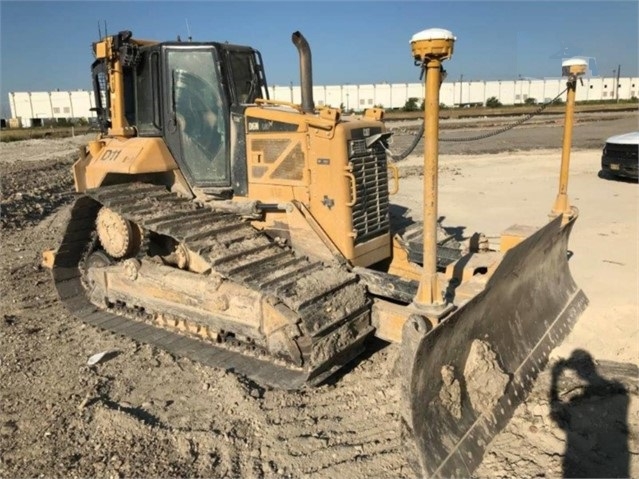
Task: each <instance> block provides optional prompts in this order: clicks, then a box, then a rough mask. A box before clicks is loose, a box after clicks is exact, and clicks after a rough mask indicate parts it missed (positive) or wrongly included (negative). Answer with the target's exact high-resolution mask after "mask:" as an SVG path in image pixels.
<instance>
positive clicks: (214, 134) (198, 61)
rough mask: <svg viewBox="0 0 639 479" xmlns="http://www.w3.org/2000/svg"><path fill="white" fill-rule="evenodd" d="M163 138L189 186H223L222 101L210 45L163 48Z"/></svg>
mask: <svg viewBox="0 0 639 479" xmlns="http://www.w3.org/2000/svg"><path fill="white" fill-rule="evenodd" d="M163 56H164V65H165V68H164V76H165V78H164V85H165V86H166V88H165V94H164V103H165V109H164V111H166V112H167V113H166V115H167V118H166V119H165V121H164V137H165V139H166V143H167V145H168V147H169V149H170V150H171V153H172V154H173V156H174V157H175V158H176V160H177V162H178V164H179V165H180V168H181V169H182V170H183V172H184V174H185V176H186V177H187V179H188V180H189V182H190V183H191V184H192V185H193V186H199V187H206V186H229V185H230V174H229V170H230V169H229V158H228V150H229V148H228V143H229V138H228V137H229V133H228V132H229V126H228V125H229V122H228V105H227V104H226V100H225V95H224V94H223V88H222V82H221V78H222V77H221V72H220V70H219V64H218V61H217V52H216V50H215V48H214V46H212V45H200V46H195V45H185V46H181V45H176V46H167V47H165V49H164V53H163Z"/></svg>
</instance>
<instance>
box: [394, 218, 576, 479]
mask: <svg viewBox="0 0 639 479" xmlns="http://www.w3.org/2000/svg"><path fill="white" fill-rule="evenodd" d="M573 223H574V218H573V219H572V220H571V221H570V222H569V223H568V224H566V225H565V226H562V225H561V217H559V218H557V219H555V220H553V221H552V222H551V223H549V224H548V225H546V226H544V227H543V228H541V229H540V230H538V231H537V232H536V233H535V234H533V235H531V236H530V237H529V238H527V239H526V240H524V241H523V242H521V243H520V244H519V245H518V246H516V247H514V248H513V249H511V250H509V251H508V252H507V253H506V254H505V255H504V258H503V259H502V262H501V263H500V265H499V266H498V268H497V269H496V271H495V272H494V274H493V276H492V277H491V278H490V279H489V280H488V283H487V285H486V288H485V289H484V290H483V291H482V292H481V293H480V294H478V295H477V296H476V297H474V298H473V299H472V300H470V301H469V302H468V303H466V304H465V305H463V306H462V307H460V308H459V309H458V310H457V311H455V312H454V313H453V314H452V315H451V316H449V317H447V318H446V319H444V320H443V321H442V322H441V323H440V324H439V325H438V326H437V327H435V328H434V329H432V330H431V331H430V332H429V331H427V327H426V322H425V321H424V320H423V319H422V318H421V317H419V316H412V317H411V318H410V319H409V320H408V321H406V323H405V325H404V329H403V338H402V345H401V353H400V362H399V363H398V366H399V368H398V370H399V371H401V373H400V374H403V375H404V374H405V376H403V377H402V378H401V388H402V393H401V394H402V414H403V419H404V422H403V429H404V432H405V433H406V438H407V439H409V442H410V443H412V444H413V445H414V450H409V455H411V456H413V458H414V459H415V461H414V463H413V466H414V467H415V468H416V470H417V471H418V473H419V474H420V475H422V476H424V477H470V476H471V474H472V472H473V471H474V469H475V468H476V467H477V466H478V465H479V463H480V462H481V460H482V457H483V454H484V450H485V448H486V446H487V445H488V443H489V442H490V441H491V439H492V438H493V436H494V435H495V434H496V433H497V432H499V431H500V430H501V429H502V428H503V427H504V426H505V425H506V423H507V422H508V420H509V419H510V417H511V416H512V414H513V412H514V410H515V409H516V408H517V406H518V405H519V404H520V403H521V402H522V401H523V400H524V398H525V397H526V395H527V393H528V392H529V390H530V389H531V387H532V384H533V381H534V379H535V378H536V376H537V374H538V373H539V372H540V370H541V369H543V368H544V366H545V364H546V363H547V361H548V355H549V353H550V351H551V350H552V349H553V347H554V346H555V345H557V344H559V343H560V342H561V341H562V340H563V339H564V338H565V337H566V335H567V334H568V332H569V331H570V330H571V329H572V326H573V325H574V323H575V322H576V320H577V318H578V317H579V315H580V314H581V313H582V312H583V310H584V309H585V307H586V306H587V304H588V300H587V298H586V296H585V294H584V293H583V291H581V289H579V288H578V287H577V285H576V284H575V282H574V280H573V278H572V276H571V274H570V271H569V268H568V258H567V253H568V250H567V245H568V237H569V235H570V231H571V229H572V226H573ZM410 447H413V446H410Z"/></svg>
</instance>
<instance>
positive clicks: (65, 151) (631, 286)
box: [0, 115, 639, 478]
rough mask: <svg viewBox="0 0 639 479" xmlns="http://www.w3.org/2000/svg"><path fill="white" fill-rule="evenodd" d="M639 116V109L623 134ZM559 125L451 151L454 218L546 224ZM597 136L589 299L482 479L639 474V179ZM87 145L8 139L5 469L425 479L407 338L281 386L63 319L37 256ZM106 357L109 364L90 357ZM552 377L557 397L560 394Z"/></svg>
mask: <svg viewBox="0 0 639 479" xmlns="http://www.w3.org/2000/svg"><path fill="white" fill-rule="evenodd" d="M615 121H616V120H615ZM636 125H637V117H636V115H635V116H632V117H629V119H627V120H626V123H622V124H620V125H615V128H621V130H620V131H619V132H623V131H629V130H631V129H636ZM601 128H602V129H605V128H606V125H603V123H602V125H601ZM554 130H556V128H553V127H552V126H551V127H549V126H538V127H537V129H536V130H534V133H533V129H528V130H521V131H522V133H519V135H524V136H527V135H530V134H534V135H537V136H536V137H535V138H543V137H544V132H545V133H546V135H547V136H549V137H552V142H546V143H542V146H544V147H545V148H546V150H536V151H515V152H508V153H503V152H502V153H500V152H493V153H491V154H484V155H478V154H473V153H472V151H473V150H472V147H470V146H469V147H468V149H467V151H465V154H463V155H459V154H455V155H443V156H442V157H441V167H442V176H441V189H440V191H441V199H440V211H441V212H442V213H441V214H442V216H443V217H444V220H443V224H444V226H446V227H449V228H451V229H455V230H456V231H458V232H459V233H462V234H463V235H464V236H467V235H469V234H470V233H472V232H474V231H483V232H485V233H487V234H488V235H489V236H491V235H495V234H498V233H499V232H500V231H501V230H503V229H505V228H506V227H508V226H509V225H510V224H513V223H528V224H543V223H544V222H545V221H546V219H547V217H546V215H547V213H548V211H549V209H550V207H551V205H552V202H553V200H554V196H555V194H556V187H557V174H558V169H559V158H560V150H559V149H558V148H557V146H558V143H556V142H555V136H556V131H554ZM509 134H513V133H509ZM593 135H598V136H593ZM593 135H591V136H590V137H589V140H588V141H589V142H591V143H588V144H585V146H582V145H580V144H577V147H578V148H577V150H576V151H575V152H574V154H573V157H572V160H573V161H572V171H573V175H572V177H571V180H570V186H569V192H570V197H571V200H572V202H573V203H574V204H575V205H577V206H578V207H579V208H580V210H581V214H580V217H579V219H578V221H577V224H576V227H575V229H574V232H573V235H572V238H571V243H570V248H571V250H572V252H573V256H572V258H571V260H570V264H571V269H572V272H573V274H574V276H575V279H576V281H577V283H578V284H579V285H580V286H581V287H582V288H583V289H584V290H585V292H586V294H587V296H588V297H589V299H590V306H589V308H588V310H587V311H586V312H585V313H584V315H583V316H582V317H581V319H580V320H579V322H578V323H577V325H576V327H575V329H574V331H573V333H572V334H571V335H570V336H569V337H568V339H567V340H566V341H565V342H564V344H562V345H561V346H560V347H559V348H557V349H556V350H555V351H554V352H553V355H552V357H553V360H554V364H555V366H554V368H553V367H549V368H548V369H547V370H546V371H545V372H544V373H543V374H542V375H541V376H540V378H539V380H538V381H537V383H536V386H535V389H534V391H533V393H532V394H531V396H530V397H529V399H528V400H527V401H526V402H525V403H524V404H523V405H522V406H521V407H520V408H519V409H518V410H517V412H516V413H515V416H514V418H513V420H512V421H511V422H510V424H509V425H508V426H507V428H506V429H505V430H504V431H503V432H502V433H501V434H500V435H498V436H497V437H496V438H495V439H494V440H493V442H492V443H491V445H490V447H489V450H488V452H487V453H486V455H485V459H484V462H483V463H482V465H481V466H480V467H479V469H478V470H477V471H476V474H477V476H478V477H543V476H546V477H559V476H562V475H564V474H565V473H567V474H569V475H570V474H572V473H574V474H575V475H579V474H581V475H582V476H583V475H584V474H585V475H599V476H601V475H602V471H604V472H606V471H622V472H624V471H625V472H626V474H627V475H634V476H637V475H638V474H639V461H638V457H639V456H638V454H639V443H638V438H637V431H638V425H639V407H638V405H637V403H638V397H637V396H638V392H637V377H636V365H637V364H638V363H639V359H638V358H639V355H638V351H637V349H638V346H637V345H638V339H639V338H638V331H639V324H638V321H639V318H638V310H639V308H638V289H637V288H638V283H637V281H638V279H637V271H638V260H637V257H638V251H637V244H638V243H637V237H638V236H637V221H638V220H637V217H638V214H637V213H638V212H637V209H638V198H639V195H638V189H637V183H636V182H625V181H615V180H607V179H602V178H599V177H598V176H597V173H598V170H599V158H600V149H599V147H596V148H593V147H592V143H593V142H602V141H603V139H605V137H606V136H608V133H607V132H600V131H597V130H596V129H595V133H593ZM600 137H601V138H600ZM518 138H519V137H518ZM86 140H87V138H75V139H68V140H29V141H23V142H16V143H12V144H8V145H2V146H1V156H0V174H1V175H2V197H1V199H0V206H1V207H2V217H1V219H2V233H1V247H2V264H1V274H2V282H1V297H0V314H1V317H0V361H1V363H0V396H1V397H0V476H1V477H36V476H46V477H60V476H62V477H94V476H97V477H131V476H135V477H151V476H152V477H159V476H161V477H167V476H172V477H175V476H189V477H191V476H206V477H313V478H335V477H383V478H387V477H414V474H413V472H412V470H411V469H410V468H409V467H408V465H407V462H406V458H405V457H404V455H403V447H402V444H401V441H400V435H399V428H398V426H399V414H398V410H397V408H398V396H397V391H396V389H395V387H394V385H395V383H396V382H395V380H394V378H393V375H392V366H393V364H394V358H395V354H396V348H395V347H394V346H392V345H391V346H386V345H385V344H383V343H381V342H373V343H372V344H371V346H370V348H369V351H368V353H367V354H366V355H365V356H364V357H363V358H361V359H360V360H359V361H357V362H356V363H355V364H353V366H352V368H351V369H350V370H349V371H346V372H345V373H344V374H342V375H340V376H339V377H338V378H336V379H335V380H334V381H332V382H331V383H330V384H327V385H324V386H322V387H320V388H317V389H313V390H308V391H301V392H284V391H276V390H265V389H264V388H262V387H260V386H259V385H257V384H254V383H252V382H250V381H247V380H245V379H242V378H238V377H236V376H234V375H232V374H229V373H225V372H222V371H219V370H216V369H213V368H209V367H203V366H200V365H198V364H195V363H192V362H191V361H188V360H185V359H176V358H174V357H171V356H170V355H168V354H166V353H164V352H162V351H159V350H156V349H154V348H151V347H149V346H146V345H139V344H136V343H134V342H133V341H130V340H128V339H124V338H120V337H116V336H114V335H112V334H109V333H106V332H103V331H99V330H97V329H95V328H93V327H88V326H84V325H82V324H81V323H79V322H78V321H76V320H75V319H74V318H72V317H71V316H70V315H69V314H68V313H67V312H66V310H65V309H64V308H63V307H62V306H61V305H60V303H59V301H58V300H57V297H56V294H55V292H54V290H53V288H52V284H51V278H50V273H49V272H48V271H47V270H45V269H43V268H42V267H41V266H40V254H41V251H42V250H43V249H45V248H50V247H55V246H56V244H57V242H58V241H59V234H60V227H61V225H62V224H63V223H64V213H65V208H64V207H65V205H68V204H69V202H70V201H71V199H72V197H71V195H69V191H70V190H71V188H72V177H71V174H70V165H71V163H72V161H73V158H74V157H75V149H76V148H77V146H78V145H80V144H82V143H83V142H85V141H86ZM548 148H552V149H548ZM506 149H509V148H506ZM419 164H420V159H419V157H411V158H408V159H407V160H406V161H405V162H403V163H401V164H400V167H401V170H402V176H403V178H402V187H401V190H400V192H399V194H398V195H397V196H395V197H394V200H395V201H396V202H397V203H398V204H399V205H402V206H403V207H404V208H406V209H407V210H409V211H410V212H412V214H413V215H415V216H416V217H419V215H420V214H421V213H420V207H419V205H420V201H421V200H420V199H421V177H420V176H419V172H420V168H419ZM575 350H583V351H585V352H587V353H588V354H589V355H590V357H592V358H593V361H594V363H592V364H591V363H589V362H588V356H586V355H585V353H584V352H581V353H574V351H575ZM102 351H110V352H111V354H110V355H109V356H108V359H107V360H104V361H102V362H100V363H98V364H96V365H93V366H87V359H88V358H89V357H90V356H91V355H93V354H95V353H98V352H102ZM562 358H563V359H566V360H562ZM589 366H591V367H590V368H589ZM553 371H554V372H555V373H556V376H557V377H558V379H559V380H558V382H557V384H556V387H555V388H554V389H555V391H556V393H557V396H558V398H559V402H558V401H551V390H552V389H553V388H552V383H553V381H552V372H553ZM584 371H586V372H584ZM624 467H625V469H624ZM571 468H572V469H571Z"/></svg>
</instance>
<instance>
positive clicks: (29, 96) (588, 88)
mask: <svg viewBox="0 0 639 479" xmlns="http://www.w3.org/2000/svg"><path fill="white" fill-rule="evenodd" d="M565 86H566V79H565V78H550V79H542V80H533V79H519V80H509V81H456V82H444V83H443V84H442V86H441V91H440V103H441V104H443V105H445V106H448V107H454V106H474V105H484V104H485V103H486V100H488V99H489V98H491V97H495V98H497V99H498V100H499V101H500V102H501V103H502V104H503V105H517V104H523V103H526V101H529V102H530V101H531V100H530V99H534V100H535V102H536V103H544V102H547V101H550V100H552V99H553V98H555V97H556V96H557V95H558V94H559V93H560V92H561V91H563V89H564V88H565ZM269 95H270V97H271V98H272V99H275V100H282V101H288V102H293V103H301V91H300V87H299V86H294V85H287V86H277V85H271V86H269ZM313 96H314V100H315V105H316V106H325V105H327V106H332V107H336V108H338V107H341V108H343V109H344V110H346V111H350V110H354V111H363V110H364V109H366V108H371V107H373V106H379V107H382V108H386V109H392V108H402V107H404V105H405V104H406V102H407V101H408V99H409V98H417V99H418V101H419V102H420V103H421V99H422V98H423V96H424V88H423V85H422V84H421V83H393V84H390V83H378V84H364V85H349V84H345V85H315V86H314V87H313ZM638 96H639V78H638V77H626V78H619V81H618V82H617V81H616V78H612V77H608V78H602V77H590V78H584V79H583V86H581V85H579V87H578V88H577V97H576V99H577V101H585V100H617V99H618V100H629V99H631V98H633V97H635V98H636V97H638ZM9 105H10V108H11V117H12V120H13V121H9V126H23V127H30V126H42V125H44V124H45V122H47V121H56V122H60V121H62V120H64V121H73V120H75V121H77V120H80V119H84V120H90V119H92V118H95V117H96V114H95V112H94V111H91V109H92V108H94V107H95V101H94V97H93V92H91V91H86V90H77V91H52V92H11V93H9Z"/></svg>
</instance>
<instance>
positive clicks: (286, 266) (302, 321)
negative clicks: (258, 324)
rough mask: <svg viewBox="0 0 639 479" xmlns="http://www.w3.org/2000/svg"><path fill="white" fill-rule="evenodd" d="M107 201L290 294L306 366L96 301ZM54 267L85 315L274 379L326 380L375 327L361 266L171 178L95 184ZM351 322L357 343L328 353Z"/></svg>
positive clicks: (287, 299) (234, 271) (213, 261)
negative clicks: (99, 233)
mask: <svg viewBox="0 0 639 479" xmlns="http://www.w3.org/2000/svg"><path fill="white" fill-rule="evenodd" d="M101 206H106V207H108V208H110V209H113V210H115V211H117V212H118V213H120V214H121V215H122V216H124V217H125V218H126V219H128V220H130V221H132V222H134V223H136V224H137V225H138V226H140V227H141V228H142V229H143V231H144V234H145V236H147V235H148V233H150V232H152V233H155V234H158V235H163V236H168V237H171V238H173V239H174V240H175V241H177V242H179V243H182V244H184V245H185V246H186V247H187V248H188V249H189V250H190V251H192V252H193V253H196V254H198V255H200V256H201V257H202V258H204V259H205V260H206V261H207V263H208V264H209V265H210V267H211V269H212V270H214V271H215V272H216V273H218V274H221V275H223V276H224V277H225V278H226V279H228V280H231V281H234V282H235V283H239V284H242V285H244V286H246V287H248V288H252V289H254V290H257V291H261V292H264V293H267V294H268V295H270V296H272V297H273V299H274V300H275V301H276V302H281V303H283V305H285V307H286V308H288V309H289V310H290V312H291V314H293V315H295V316H296V317H297V321H298V327H299V328H300V330H301V331H302V333H303V337H302V340H301V341H300V342H299V344H298V345H299V346H300V350H301V351H302V355H303V358H304V366H303V367H301V368H300V367H297V366H295V365H293V364H283V362H282V361H281V359H279V358H278V359H277V360H275V358H272V357H268V356H266V355H264V354H261V355H260V357H252V356H251V355H250V353H248V352H247V351H241V350H238V349H237V348H236V347H234V348H228V347H225V345H224V343H221V344H220V343H215V342H211V341H204V340H201V339H195V338H192V337H188V336H185V335H184V334H183V333H182V332H180V331H177V330H175V331H173V330H169V329H166V328H160V327H158V326H157V325H154V324H149V323H148V318H147V322H144V319H142V320H140V318H139V317H138V318H136V317H135V316H136V314H137V316H140V313H139V312H138V313H136V312H135V311H134V310H133V309H130V314H127V315H122V314H121V312H120V311H115V310H103V309H100V308H99V307H98V306H95V305H93V304H92V303H91V302H90V301H89V299H88V298H87V293H86V290H85V288H84V285H83V280H82V276H83V275H82V263H83V260H84V258H85V257H86V256H87V254H88V253H90V251H91V249H92V245H93V244H95V233H94V231H95V217H96V215H97V212H98V210H99V208H100V207H101ZM194 274H195V273H194ZM53 276H54V281H55V284H56V288H57V290H58V294H59V296H60V299H61V300H62V301H63V302H64V303H65V305H66V306H67V308H68V309H69V310H70V311H71V312H72V313H73V314H74V315H75V316H77V317H78V318H79V319H81V320H83V321H86V322H87V323H90V324H94V325H96V326H98V327H101V328H103V329H107V330H110V331H113V332H115V333H120V334H123V335H125V336H128V337H131V338H133V339H135V340H137V341H140V342H145V343H149V344H152V345H155V346H158V347H160V348H163V349H166V350H167V351H169V352H171V353H172V354H175V355H179V356H185V357H188V358H190V359H193V360H195V361H198V362H202V363H204V364H208V365H211V366H215V367H220V368H223V369H227V370H230V371H234V372H237V373H239V374H242V375H246V376H248V377H250V378H251V379H253V380H255V381H257V382H259V383H261V384H265V385H269V386H273V387H279V388H285V389H297V388H300V387H303V386H304V385H306V384H316V383H318V382H321V381H322V380H324V379H325V378H326V377H328V376H330V374H332V373H333V372H335V371H337V370H338V369H339V368H341V367H342V366H343V365H344V364H346V362H348V361H350V360H351V359H352V358H353V357H354V356H356V355H357V354H359V352H361V350H362V349H363V342H364V340H365V339H366V338H367V337H368V336H369V335H370V333H372V331H373V328H372V326H370V318H369V315H370V302H369V300H368V299H367V298H366V294H365V290H364V287H363V286H362V285H361V284H359V283H358V282H357V279H356V276H355V275H354V274H352V273H350V272H348V271H347V270H346V269H345V268H343V267H338V266H326V265H324V264H322V263H319V262H312V261H310V260H309V259H308V258H306V257H300V256H298V255H296V254H295V253H294V252H293V251H292V250H290V249H288V248H284V247H282V246H280V245H278V244H276V243H273V242H272V241H271V240H270V239H269V238H268V237H266V236H265V235H264V234H263V233H261V232H260V231H258V230H256V229H255V228H253V227H252V226H251V225H250V224H249V223H247V222H245V221H243V220H242V219H241V218H239V217H238V216H236V215H234V214H231V213H226V212H218V211H215V210H213V209H211V208H209V207H207V206H202V205H198V204H196V203H195V202H193V201H191V200H189V199H186V198H181V197H179V196H177V195H175V194H172V193H170V192H169V191H167V190H166V188H165V187H163V186H157V185H149V184H141V183H127V184H122V185H114V186H107V187H102V188H98V189H94V190H89V191H87V192H86V196H83V197H80V198H79V199H78V200H77V201H76V203H75V204H74V206H73V209H72V212H71V220H70V222H69V224H68V226H67V230H66V233H65V235H64V238H63V242H62V244H61V246H60V248H59V250H58V253H57V255H56V261H55V264H54V268H53ZM147 313H148V312H147ZM151 313H161V312H151ZM344 328H351V329H356V332H355V335H354V338H351V339H350V340H349V341H350V342H351V343H350V344H349V345H347V346H345V347H343V348H340V350H339V351H338V352H337V354H328V355H327V354H326V353H325V352H324V350H323V348H322V344H327V345H328V344H330V342H331V341H332V342H335V341H339V338H337V339H336V335H338V334H339V331H343V330H344ZM182 329H184V328H182ZM318 345H319V346H318ZM329 351H330V348H329ZM278 363H279V364H278Z"/></svg>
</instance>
